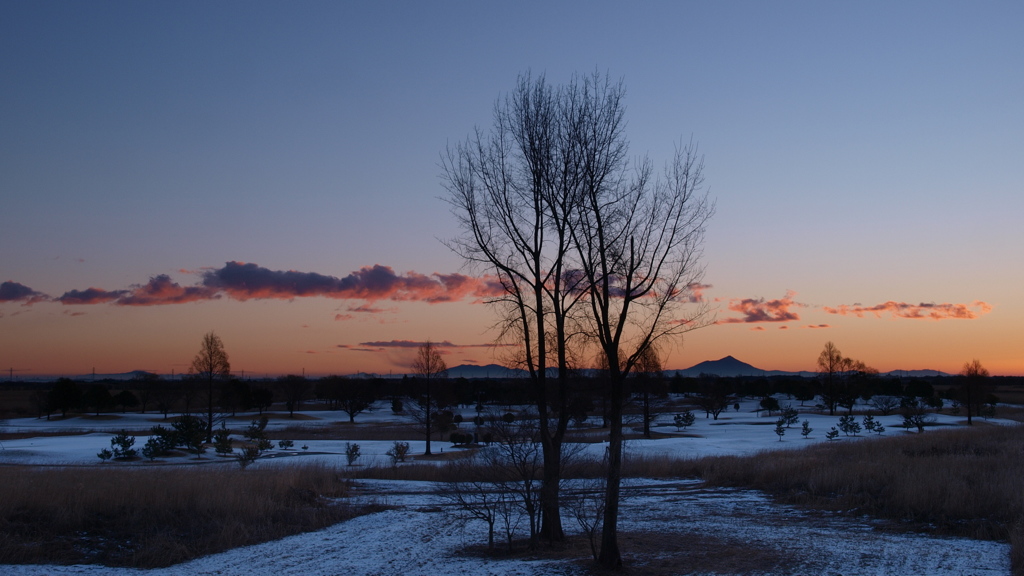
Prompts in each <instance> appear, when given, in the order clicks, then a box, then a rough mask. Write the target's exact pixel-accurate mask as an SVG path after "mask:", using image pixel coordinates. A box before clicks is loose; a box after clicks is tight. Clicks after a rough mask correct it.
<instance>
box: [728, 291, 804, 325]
mask: <svg viewBox="0 0 1024 576" xmlns="http://www.w3.org/2000/svg"><path fill="white" fill-rule="evenodd" d="M794 296H796V292H793V291H792V290H789V291H787V292H786V295H785V296H784V297H782V298H780V299H778V300H765V299H764V298H744V299H742V300H739V299H732V300H730V301H729V305H728V308H729V310H732V311H733V312H739V313H741V314H743V317H742V318H726V319H724V320H719V321H718V322H717V323H718V324H742V323H759V322H789V321H791V320H799V319H800V315H799V314H797V313H796V312H793V311H791V310H790V308H793V307H798V308H799V307H804V306H806V304H801V303H799V302H795V301H794V300H793V297H794Z"/></svg>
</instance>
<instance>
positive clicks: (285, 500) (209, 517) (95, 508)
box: [0, 465, 358, 568]
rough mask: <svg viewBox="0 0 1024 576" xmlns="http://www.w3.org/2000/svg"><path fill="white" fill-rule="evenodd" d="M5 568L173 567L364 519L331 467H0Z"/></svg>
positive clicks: (0, 548)
mask: <svg viewBox="0 0 1024 576" xmlns="http://www.w3.org/2000/svg"><path fill="white" fill-rule="evenodd" d="M0 485H2V486H3V498H0V563H33V562H45V563H102V564H105V565H110V566H134V567H142V568H150V567H159V566H168V565H171V564H174V563H177V562H182V561H185V560H188V559H191V558H195V557H198V556H202V555H205V554H211V553H215V552H219V551H223V550H227V549H230V548H234V547H238V546H244V545H249V544H255V543H259V542H265V541H269V540H275V539H278V538H282V537H284V536H287V535H290V534H296V533H299V532H304V531H309V530H315V529H318V528H322V527H324V526H328V525H330V524H333V523H336V522H339V521H341V520H344V519H346V518H350V517H352V516H354V515H356V514H357V513H358V511H357V510H355V509H353V508H352V507H349V506H346V505H343V504H339V503H338V502H336V501H335V500H333V499H334V498H339V497H342V496H345V494H346V492H347V483H346V481H345V480H344V479H343V478H342V477H341V476H340V475H339V474H338V473H337V472H336V471H335V470H334V469H331V468H328V467H324V466H318V465H305V466H288V467H281V468H274V469H249V470H241V469H238V468H235V467H231V468H224V467H219V466H189V467H181V468H178V467H159V468H148V467H147V468H125V467H118V468H108V469H102V468H91V467H90V468H45V469H44V468H34V469H25V468H16V467H0Z"/></svg>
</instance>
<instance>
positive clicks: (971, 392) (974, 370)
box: [959, 358, 988, 426]
mask: <svg viewBox="0 0 1024 576" xmlns="http://www.w3.org/2000/svg"><path fill="white" fill-rule="evenodd" d="M987 381H988V368H985V367H984V366H982V365H981V361H980V360H978V359H977V358H975V359H974V360H972V361H970V362H965V363H964V367H963V369H962V370H961V371H960V390H959V392H960V401H961V402H962V403H963V405H964V406H966V407H967V424H969V425H971V426H973V425H974V422H973V421H972V420H971V415H972V414H980V413H981V406H982V404H984V402H985V394H986V392H987V386H986V382H987Z"/></svg>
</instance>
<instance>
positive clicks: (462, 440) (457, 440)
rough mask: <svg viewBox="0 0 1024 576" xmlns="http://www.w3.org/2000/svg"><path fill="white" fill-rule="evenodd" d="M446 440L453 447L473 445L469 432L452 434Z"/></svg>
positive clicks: (471, 435)
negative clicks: (453, 445)
mask: <svg viewBox="0 0 1024 576" xmlns="http://www.w3.org/2000/svg"><path fill="white" fill-rule="evenodd" d="M448 439H449V440H450V441H451V443H452V444H455V445H459V444H462V445H467V444H472V443H473V434H472V433H470V432H465V433H463V432H452V433H451V435H450V436H448Z"/></svg>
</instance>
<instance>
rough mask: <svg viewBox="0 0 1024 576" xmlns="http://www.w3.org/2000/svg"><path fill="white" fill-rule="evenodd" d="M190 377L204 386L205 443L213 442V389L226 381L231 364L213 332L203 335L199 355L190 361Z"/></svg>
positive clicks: (218, 337)
mask: <svg viewBox="0 0 1024 576" xmlns="http://www.w3.org/2000/svg"><path fill="white" fill-rule="evenodd" d="M191 372H192V375H193V376H194V377H196V378H197V379H199V380H200V381H201V382H203V383H204V384H205V385H206V400H207V404H206V406H207V414H206V441H207V442H212V441H213V419H214V418H213V405H214V393H213V388H214V385H215V384H216V383H217V382H222V381H226V380H227V379H228V378H229V377H230V376H231V364H230V363H229V362H228V353H227V352H226V351H225V350H224V342H223V341H221V339H220V336H217V335H216V334H214V333H213V332H208V333H206V334H204V335H203V342H202V344H201V345H200V347H199V353H198V354H196V357H195V358H193V359H192V369H191Z"/></svg>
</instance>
